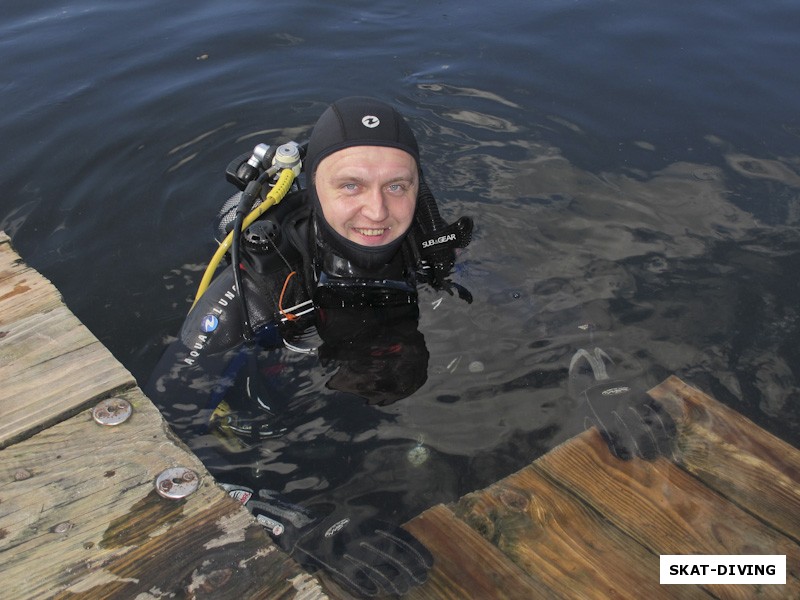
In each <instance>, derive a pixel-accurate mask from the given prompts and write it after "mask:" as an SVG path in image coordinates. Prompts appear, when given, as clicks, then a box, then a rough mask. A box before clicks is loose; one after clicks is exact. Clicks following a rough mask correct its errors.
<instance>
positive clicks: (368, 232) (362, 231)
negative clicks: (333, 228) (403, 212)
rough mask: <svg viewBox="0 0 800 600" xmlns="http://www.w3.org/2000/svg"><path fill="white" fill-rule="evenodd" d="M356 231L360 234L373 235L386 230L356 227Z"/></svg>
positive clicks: (381, 233) (380, 233)
mask: <svg viewBox="0 0 800 600" xmlns="http://www.w3.org/2000/svg"><path fill="white" fill-rule="evenodd" d="M356 231H358V233H360V234H361V235H368V236H373V235H383V232H384V231H386V230H385V229H356Z"/></svg>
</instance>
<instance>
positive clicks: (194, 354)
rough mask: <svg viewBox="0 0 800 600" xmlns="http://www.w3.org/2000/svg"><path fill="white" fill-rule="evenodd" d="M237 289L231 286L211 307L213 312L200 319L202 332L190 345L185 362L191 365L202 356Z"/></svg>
mask: <svg viewBox="0 0 800 600" xmlns="http://www.w3.org/2000/svg"><path fill="white" fill-rule="evenodd" d="M235 290H236V288H235V286H231V289H229V290H227V291H226V292H225V293H224V294H223V296H222V297H220V298H217V302H216V306H212V307H211V312H209V313H208V314H207V315H205V316H204V317H203V318H202V319H201V320H200V333H198V334H197V337H196V338H195V341H194V344H192V345H190V346H189V356H187V357H186V358H184V359H183V362H184V363H186V364H187V365H189V366H190V367H191V366H192V365H194V363H195V361H196V360H197V359H198V358H200V353H201V352H202V351H203V350H204V349H205V347H206V344H207V343H208V340H209V338H210V337H211V336H210V334H211V333H212V332H213V331H215V330H216V329H217V327H219V317H220V316H221V315H222V314H223V312H224V311H225V307H227V306H228V304H229V303H230V302H231V301H232V300H233V299H234V298H236V291H235Z"/></svg>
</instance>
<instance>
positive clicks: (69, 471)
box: [0, 388, 321, 599]
mask: <svg viewBox="0 0 800 600" xmlns="http://www.w3.org/2000/svg"><path fill="white" fill-rule="evenodd" d="M124 398H125V399H127V400H128V401H130V402H131V403H132V405H133V409H134V411H133V414H132V416H131V417H130V419H129V420H128V421H126V422H125V423H123V424H121V425H118V426H116V427H106V426H101V425H98V424H97V423H95V421H94V420H93V418H92V416H91V414H90V413H91V411H90V410H87V411H84V412H82V413H80V414H78V415H77V416H75V417H72V418H71V419H68V420H66V421H64V422H62V423H59V424H57V425H54V426H53V427H50V428H48V429H46V430H44V431H42V432H40V433H38V434H36V435H34V436H33V437H31V438H29V439H27V440H25V441H23V442H20V443H17V444H13V445H11V446H9V447H8V448H5V449H4V450H2V451H0V537H2V539H0V571H2V573H3V591H2V594H0V596H3V597H7V598H15V599H16V598H42V597H57V598H69V597H90V598H112V597H117V598H120V597H126V598H134V597H136V596H137V594H139V593H152V590H155V589H157V590H160V593H163V594H172V593H179V594H182V595H184V596H185V597H198V598H199V597H206V598H218V597H221V596H220V594H222V593H223V591H224V594H225V596H226V597H242V598H247V597H265V598H293V597H294V596H295V595H296V594H297V593H298V591H299V590H300V588H301V587H303V586H305V587H306V588H308V589H309V591H311V590H313V588H314V587H315V584H314V582H313V581H312V578H311V577H310V576H307V575H306V574H305V573H303V572H302V571H301V570H300V569H299V567H297V565H295V564H294V562H293V561H292V560H291V559H289V558H288V557H287V556H285V555H284V554H283V553H281V552H280V551H279V550H278V549H277V548H276V547H275V546H274V545H273V544H272V543H271V540H270V539H269V537H268V536H267V535H266V533H265V531H264V529H263V528H262V527H261V526H260V525H258V524H257V523H256V522H255V521H254V520H253V519H252V517H251V515H250V514H249V513H248V512H247V511H246V510H245V509H244V508H242V507H241V505H239V504H238V503H236V502H234V501H233V500H231V499H229V498H228V497H227V495H226V494H225V493H224V492H223V491H222V489H221V488H219V487H218V486H217V485H216V484H215V483H214V481H213V480H212V478H211V476H210V475H208V473H207V472H206V471H205V469H204V467H203V465H202V464H200V462H199V461H198V460H197V458H196V457H194V456H193V455H192V454H190V453H189V452H187V451H186V449H185V448H184V447H183V446H182V444H181V443H180V442H178V441H177V440H175V439H174V438H173V437H172V435H171V434H170V432H169V430H168V429H167V427H166V424H165V422H164V421H163V418H162V417H161V415H160V413H159V412H158V410H157V409H156V408H155V407H154V406H153V405H152V403H151V402H150V401H149V400H148V399H147V398H145V397H144V396H143V395H142V393H141V391H140V390H139V389H138V388H133V389H132V390H129V391H128V392H126V393H125V394H124ZM176 466H183V467H187V468H191V469H192V470H194V471H196V472H197V473H199V474H200V476H201V478H202V480H201V485H200V488H199V489H198V490H197V491H196V492H194V493H193V494H191V495H189V496H188V497H187V498H185V499H182V500H171V499H165V498H162V497H161V496H159V495H158V494H157V493H156V491H155V487H154V483H155V480H156V477H157V476H158V475H159V473H161V472H162V471H163V470H165V469H167V468H171V467H176ZM316 590H317V597H319V594H320V593H321V592H320V588H319V585H318V584H317V585H316ZM228 594H231V595H230V596H229V595H228ZM155 597H159V596H158V595H156V596H155ZM309 597H314V596H313V595H310V596H309Z"/></svg>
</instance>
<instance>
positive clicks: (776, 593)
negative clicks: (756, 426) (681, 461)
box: [532, 429, 800, 598]
mask: <svg viewBox="0 0 800 600" xmlns="http://www.w3.org/2000/svg"><path fill="white" fill-rule="evenodd" d="M532 468H534V469H536V470H537V471H540V472H541V473H543V474H545V475H546V476H547V477H549V478H550V479H552V480H553V481H555V482H558V483H559V484H560V485H562V486H563V487H564V488H566V489H569V490H570V491H571V492H572V493H574V494H575V495H576V496H577V497H579V498H580V499H581V500H583V501H584V502H586V503H587V504H589V505H591V506H592V507H594V508H595V510H597V511H598V512H599V513H601V514H602V515H603V516H604V517H605V518H606V519H608V520H609V521H610V522H611V523H613V524H614V525H615V526H616V527H618V528H619V529H620V530H622V531H624V532H625V533H627V534H628V535H629V536H630V537H631V538H633V539H634V540H636V541H637V542H638V543H639V544H641V545H643V546H644V547H646V548H648V549H649V550H650V551H651V552H653V553H654V554H656V555H661V554H737V555H741V554H784V555H786V557H787V585H786V586H754V585H736V586H733V585H730V586H727V585H719V586H717V585H714V586H707V589H709V590H710V591H711V592H712V593H713V594H714V595H716V596H718V597H720V598H756V597H759V598H787V597H795V598H796V597H800V580H798V576H800V572H799V571H800V547H798V545H797V544H796V543H794V541H793V540H791V539H789V538H787V537H785V536H784V535H782V534H781V533H778V532H777V531H775V530H773V529H771V528H769V527H766V526H765V525H764V523H762V522H761V521H759V520H757V519H755V518H754V517H753V516H752V515H750V514H749V513H747V512H745V511H743V510H742V509H740V508H739V507H737V506H735V505H734V504H732V503H730V502H728V501H726V500H725V499H724V498H723V497H722V496H720V495H718V494H716V493H715V492H714V491H712V490H711V489H709V488H708V487H706V486H705V485H703V483H702V482H701V481H699V480H698V479H696V478H695V477H693V476H692V475H690V474H689V473H687V472H686V471H684V470H683V469H681V468H679V467H678V466H676V465H675V464H673V463H672V462H670V461H668V460H666V459H664V458H659V459H657V460H655V461H652V462H648V461H643V460H631V461H621V460H619V459H616V458H615V457H614V456H613V455H612V454H611V453H610V452H609V451H608V448H607V446H606V444H605V442H603V440H602V438H601V437H600V435H599V434H598V433H597V431H596V430H595V429H591V430H589V431H586V432H584V433H583V434H581V435H580V436H577V437H575V438H573V439H571V440H570V441H569V442H567V443H565V444H562V445H561V446H559V447H557V448H555V449H554V450H552V451H550V452H549V453H548V454H546V455H545V456H543V457H541V458H540V459H538V460H537V461H536V462H535V463H534V464H533V466H532ZM654 576H655V577H657V574H654Z"/></svg>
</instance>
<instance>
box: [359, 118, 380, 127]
mask: <svg viewBox="0 0 800 600" xmlns="http://www.w3.org/2000/svg"><path fill="white" fill-rule="evenodd" d="M361 124H362V125H363V126H364V127H369V128H370V129H375V128H376V127H377V126H378V125H380V124H381V120H380V119H379V118H378V117H376V116H374V115H364V116H363V117H362V118H361Z"/></svg>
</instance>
